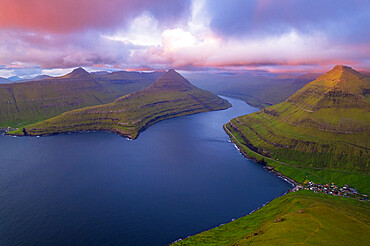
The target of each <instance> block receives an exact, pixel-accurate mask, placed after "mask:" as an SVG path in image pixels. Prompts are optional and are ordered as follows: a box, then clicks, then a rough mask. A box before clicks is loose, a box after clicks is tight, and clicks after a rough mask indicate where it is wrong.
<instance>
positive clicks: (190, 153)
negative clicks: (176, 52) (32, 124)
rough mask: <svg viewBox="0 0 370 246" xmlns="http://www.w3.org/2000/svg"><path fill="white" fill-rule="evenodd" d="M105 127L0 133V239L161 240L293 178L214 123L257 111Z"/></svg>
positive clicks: (226, 214) (229, 213)
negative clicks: (134, 131) (135, 129)
mask: <svg viewBox="0 0 370 246" xmlns="http://www.w3.org/2000/svg"><path fill="white" fill-rule="evenodd" d="M229 101H230V102H231V103H232V104H233V107H232V108H230V109H228V110H223V111H216V112H209V113H202V114H196V115H191V116H185V117H180V118H175V119H170V120H166V121H162V122H160V123H157V124H155V125H153V126H151V127H150V128H149V129H147V130H146V131H145V132H143V133H142V134H141V135H140V136H139V138H138V139H137V140H134V141H131V140H127V139H125V138H122V137H119V136H117V135H114V134H111V133H76V134H70V135H58V136H50V137H40V138H35V137H21V138H20V137H17V138H14V137H9V136H0V245H2V246H3V245H165V244H168V243H170V242H172V241H174V240H176V239H178V238H184V237H186V236H188V235H192V234H195V233H198V232H201V231H204V230H207V229H210V228H212V227H215V226H217V225H219V224H221V223H226V222H229V221H231V220H232V219H233V218H238V217H241V216H243V215H245V214H248V213H249V212H250V211H251V210H254V209H256V208H257V207H259V206H261V205H262V204H263V203H266V202H267V201H270V200H272V199H273V198H275V197H277V196H280V195H282V194H283V193H285V192H286V191H287V189H288V188H290V187H291V186H290V185H289V184H288V183H286V182H284V181H283V180H282V179H280V178H278V177H276V176H274V175H273V174H271V173H269V172H267V171H265V170H264V169H263V168H262V167H261V166H260V165H258V164H256V163H254V162H252V161H249V160H247V159H245V158H244V157H243V156H242V155H241V154H240V153H239V152H238V151H237V150H236V149H235V147H234V145H233V144H232V143H230V142H229V138H228V136H227V135H226V134H225V133H224V131H223V129H222V125H223V124H224V123H226V122H227V121H229V120H230V119H231V118H233V117H235V116H238V115H242V114H247V113H251V112H254V111H256V109H255V108H252V107H250V106H248V105H247V104H245V103H244V102H242V101H239V100H236V99H229Z"/></svg>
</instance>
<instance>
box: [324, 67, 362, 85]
mask: <svg viewBox="0 0 370 246" xmlns="http://www.w3.org/2000/svg"><path fill="white" fill-rule="evenodd" d="M363 77H364V76H363V75H362V74H361V73H359V72H357V71H356V70H354V69H353V68H351V67H348V66H344V65H336V66H335V67H334V68H333V69H332V70H330V71H329V72H327V73H326V74H324V75H322V76H320V77H319V78H322V79H326V80H332V81H337V82H339V81H343V80H348V79H349V78H351V79H354V78H358V79H361V78H363Z"/></svg>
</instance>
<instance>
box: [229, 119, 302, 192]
mask: <svg viewBox="0 0 370 246" xmlns="http://www.w3.org/2000/svg"><path fill="white" fill-rule="evenodd" d="M223 128H224V130H225V132H226V134H227V135H228V136H229V138H230V142H232V143H233V144H234V145H235V147H236V148H237V149H238V150H239V152H240V153H241V154H242V155H243V156H244V157H245V158H247V159H249V160H252V161H254V162H256V163H258V164H260V165H263V166H264V168H265V169H266V170H267V171H269V172H271V173H274V174H275V175H276V176H278V177H280V178H282V179H284V180H285V181H286V182H288V183H290V184H292V185H293V186H294V187H293V188H292V190H293V189H294V188H296V187H297V186H298V185H299V182H297V181H296V180H294V179H292V178H290V177H288V176H285V175H284V174H282V173H281V172H278V171H276V170H275V169H274V167H272V166H269V165H267V164H266V163H265V162H264V161H263V160H262V161H260V160H257V159H256V158H255V157H252V156H249V155H248V154H247V153H246V152H245V151H244V150H243V149H242V148H241V146H239V143H238V141H235V137H234V136H233V135H232V134H231V133H230V131H229V130H228V129H227V128H226V124H225V125H224V126H223Z"/></svg>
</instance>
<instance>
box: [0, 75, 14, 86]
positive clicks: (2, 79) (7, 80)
mask: <svg viewBox="0 0 370 246" xmlns="http://www.w3.org/2000/svg"><path fill="white" fill-rule="evenodd" d="M0 83H2V84H5V83H12V81H10V80H9V79H6V78H2V77H0Z"/></svg>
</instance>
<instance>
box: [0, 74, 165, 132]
mask: <svg viewBox="0 0 370 246" xmlns="http://www.w3.org/2000/svg"><path fill="white" fill-rule="evenodd" d="M160 75H161V73H158V72H153V73H135V72H114V73H109V74H104V75H93V74H90V73H88V72H86V71H85V70H83V69H82V68H78V69H75V70H74V71H73V72H71V73H69V74H67V75H65V76H61V77H57V78H46V79H42V80H40V81H30V82H24V83H13V84H0V128H4V127H8V126H12V127H16V126H23V125H27V124H31V123H35V122H38V121H41V120H45V119H48V118H51V117H53V116H56V115H59V114H61V113H63V112H66V111H69V110H72V109H76V108H81V107H85V106H91V105H98V104H103V103H109V102H112V101H114V100H115V99H117V98H118V97H121V96H123V95H126V94H129V93H131V92H134V91H139V90H142V89H144V88H146V87H147V86H149V85H150V84H151V83H153V82H154V81H155V80H156V79H158V78H159V76H160Z"/></svg>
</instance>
